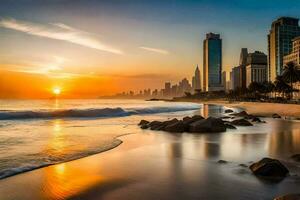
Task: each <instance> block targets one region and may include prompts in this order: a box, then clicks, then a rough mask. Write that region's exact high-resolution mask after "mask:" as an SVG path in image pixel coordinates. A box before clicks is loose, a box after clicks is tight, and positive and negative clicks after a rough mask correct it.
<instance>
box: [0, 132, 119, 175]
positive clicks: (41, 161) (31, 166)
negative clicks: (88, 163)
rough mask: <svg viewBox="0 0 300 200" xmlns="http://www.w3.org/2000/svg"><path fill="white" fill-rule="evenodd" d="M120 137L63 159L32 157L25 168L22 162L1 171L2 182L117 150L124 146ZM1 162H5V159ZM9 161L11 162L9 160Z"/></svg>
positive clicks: (43, 156)
mask: <svg viewBox="0 0 300 200" xmlns="http://www.w3.org/2000/svg"><path fill="white" fill-rule="evenodd" d="M120 136H121V135H120ZM120 136H118V137H120ZM118 137H116V138H115V139H114V140H113V141H112V142H111V143H109V144H106V145H103V146H100V147H98V148H95V149H90V150H88V151H84V152H78V153H74V154H69V155H66V156H62V157H51V156H48V157H45V155H39V154H35V155H32V157H33V158H32V159H28V160H26V165H24V166H22V162H21V163H20V164H19V165H20V166H18V167H12V168H9V169H0V180H1V179H4V178H7V177H10V176H14V175H16V174H21V173H24V172H28V171H32V170H35V169H39V168H42V167H47V166H50V165H55V164H59V163H63V162H69V161H72V160H76V159H80V158H84V157H87V156H90V155H94V154H97V153H102V152H105V151H108V150H111V149H113V148H116V147H117V146H119V145H120V144H122V142H123V141H122V140H120V139H117V138H118ZM1 161H2V162H3V159H2V160H1ZM8 161H10V160H8ZM23 163H25V162H23Z"/></svg>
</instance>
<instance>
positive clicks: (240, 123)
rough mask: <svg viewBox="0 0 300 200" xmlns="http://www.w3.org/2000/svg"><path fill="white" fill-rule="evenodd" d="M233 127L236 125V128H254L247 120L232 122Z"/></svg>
mask: <svg viewBox="0 0 300 200" xmlns="http://www.w3.org/2000/svg"><path fill="white" fill-rule="evenodd" d="M230 124H231V125H236V126H253V124H251V123H250V122H249V121H247V120H245V119H236V120H233V121H232V122H230Z"/></svg>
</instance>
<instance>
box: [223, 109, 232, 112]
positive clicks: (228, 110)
mask: <svg viewBox="0 0 300 200" xmlns="http://www.w3.org/2000/svg"><path fill="white" fill-rule="evenodd" d="M225 113H233V110H231V109H226V110H225Z"/></svg>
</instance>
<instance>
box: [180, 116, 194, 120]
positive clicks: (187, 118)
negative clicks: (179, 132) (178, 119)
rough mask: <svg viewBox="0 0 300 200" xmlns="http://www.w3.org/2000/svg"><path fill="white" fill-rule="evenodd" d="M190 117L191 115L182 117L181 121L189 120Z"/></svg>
mask: <svg viewBox="0 0 300 200" xmlns="http://www.w3.org/2000/svg"><path fill="white" fill-rule="evenodd" d="M191 119H192V118H191V117H189V116H187V117H184V118H183V119H182V121H189V120H191Z"/></svg>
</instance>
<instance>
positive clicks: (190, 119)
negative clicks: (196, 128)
mask: <svg viewBox="0 0 300 200" xmlns="http://www.w3.org/2000/svg"><path fill="white" fill-rule="evenodd" d="M202 119H204V117H202V116H201V115H194V116H193V117H185V118H183V123H184V124H185V125H190V124H191V123H194V122H196V121H199V120H202Z"/></svg>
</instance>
